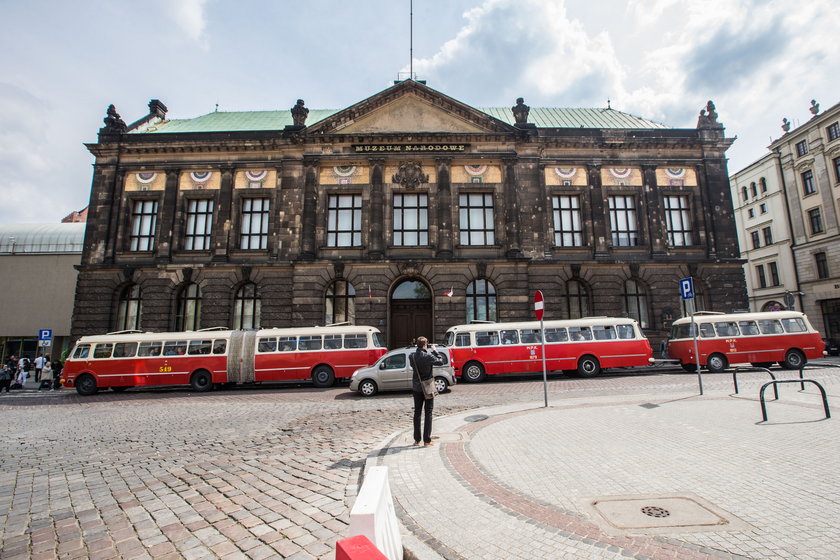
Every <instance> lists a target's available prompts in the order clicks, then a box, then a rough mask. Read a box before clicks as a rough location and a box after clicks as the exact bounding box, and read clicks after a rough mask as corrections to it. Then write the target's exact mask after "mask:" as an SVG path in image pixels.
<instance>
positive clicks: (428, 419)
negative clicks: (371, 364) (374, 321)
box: [409, 336, 444, 445]
mask: <svg viewBox="0 0 840 560" xmlns="http://www.w3.org/2000/svg"><path fill="white" fill-rule="evenodd" d="M428 344H429V341H428V339H426V337H424V336H421V337H418V338H417V350H416V351H415V352H414V353H412V354H410V358H409V362H411V369H412V370H413V372H414V373H413V374H412V376H411V393H412V395H413V396H414V445H420V415H421V414H422V413H423V409H424V408H425V412H426V414H425V421H424V423H423V445H432V443H433V442H432V409H433V408H434V406H435V399H434V398H433V397H429V398H426V395H425V394H424V393H423V385H422V384H421V383H420V381H421V380H426V379H431V378H432V377H433V375H434V374H433V373H432V368H433V367H435V366H442V365H443V363H444V362H443V357H442V356H441V355H440V354H439V353H438V352H437V350H434V349H432V352H431V353H429V352H428V351H426V346H427V345H428Z"/></svg>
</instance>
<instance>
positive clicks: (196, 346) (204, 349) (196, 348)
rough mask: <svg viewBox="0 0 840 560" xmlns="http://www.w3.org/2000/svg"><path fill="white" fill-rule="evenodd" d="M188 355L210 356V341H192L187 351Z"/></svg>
mask: <svg viewBox="0 0 840 560" xmlns="http://www.w3.org/2000/svg"><path fill="white" fill-rule="evenodd" d="M187 353H188V354H190V355H194V354H198V355H205V354H209V353H210V341H209V340H191V341H190V347H189V349H188V350H187Z"/></svg>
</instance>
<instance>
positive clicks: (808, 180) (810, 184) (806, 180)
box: [802, 169, 817, 196]
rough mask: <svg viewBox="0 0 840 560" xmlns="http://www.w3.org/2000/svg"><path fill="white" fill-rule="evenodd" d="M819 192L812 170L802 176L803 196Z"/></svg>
mask: <svg viewBox="0 0 840 560" xmlns="http://www.w3.org/2000/svg"><path fill="white" fill-rule="evenodd" d="M815 192H817V188H816V187H815V186H814V173H813V171H811V170H810V169H809V170H808V171H806V172H805V173H803V174H802V194H804V195H806V196H807V195H809V194H814V193H815Z"/></svg>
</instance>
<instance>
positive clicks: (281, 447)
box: [0, 372, 840, 559]
mask: <svg viewBox="0 0 840 560" xmlns="http://www.w3.org/2000/svg"><path fill="white" fill-rule="evenodd" d="M704 384H705V386H706V387H707V390H710V391H711V390H729V391H730V392H731V384H732V381H731V377H730V376H727V375H717V376H705V377H704ZM696 386H697V381H696V376H693V375H687V374H684V373H679V374H675V373H673V372H670V373H669V372H650V373H630V372H618V373H617V374H616V375H607V376H601V377H598V378H595V379H574V378H566V377H564V376H559V377H553V378H551V380H550V381H549V399H550V401H551V402H550V404H551V405H552V409H551V410H552V413H562V412H563V410H562V408H561V409H560V410H556V408H557V407H558V405H559V404H560V403H562V402H564V401H565V400H567V399H571V398H573V397H576V398H585V399H595V400H597V399H610V398H611V397H613V396H616V395H622V396H624V397H627V398H629V397H631V396H632V395H644V394H650V393H661V394H673V393H676V392H680V391H682V392H692V391H695V390H696ZM746 387H752V388H753V389H754V387H755V385H754V384H753V385H750V383H749V382H742V391H745V390H746V389H745V388H746ZM830 387H831V389H832V390H833V391H834V392H833V393H832V394H831V395H830V397H829V398H830V399H832V398H834V399H837V398H838V395H837V391H836V386H830ZM542 392H543V384H542V381H541V380H537V379H534V378H528V379H507V380H503V381H501V380H500V381H494V382H489V383H484V384H480V385H458V386H457V387H455V388H454V389H453V390H452V392H450V393H448V394H445V395H442V396H441V397H440V398H439V399H438V401H436V407H435V408H436V410H435V412H436V417H441V419H440V421H439V423H438V424H437V426H438V427H436V432H437V431H439V430H443V429H447V430H451V431H452V432H453V433H454V432H456V431H458V430H459V429H462V426H460V424H463V421H462V419H463V418H464V417H465V416H466V414H464V413H466V412H470V413H472V411H473V410H474V409H477V408H481V407H499V406H500V405H505V406H511V405H512V406H513V407H514V410H513V411H511V413H512V416H511V418H510V420H505V421H503V422H496V423H493V422H491V423H488V424H487V426H486V427H482V429H481V430H479V433H476V434H474V435H473V436H471V437H473V441H472V443H462V444H460V446H459V445H456V444H455V443H454V442H453V444H449V443H445V444H443V445H440V446H439V447H437V448H433V449H430V450H428V451H430V453H428V454H427V455H426V456H425V457H426V458H433V457H436V458H438V459H437V460H438V461H439V465H437V466H436V467H435V468H440V469H443V470H442V471H441V472H440V473H439V477H440V480H439V481H438V482H440V484H442V485H445V486H446V487H447V488H448V489H451V491H452V493H451V494H450V493H449V492H448V491H447V492H444V493H441V494H439V495H437V496H436V499H431V501H430V503H429V504H428V507H430V508H431V509H432V511H433V512H437V511H441V512H442V511H443V509H444V508H443V506H445V505H447V504H451V503H453V499H454V498H455V497H458V499H460V498H461V495H462V494H463V493H464V492H467V493H469V495H470V496H473V497H475V496H476V495H477V494H473V493H474V492H477V493H478V494H481V491H480V490H476V487H475V485H476V484H479V483H484V482H486V481H484V480H483V479H482V477H484V478H485V479H487V478H489V480H490V482H491V483H497V485H498V486H499V487H500V488H502V489H503V490H507V491H508V492H511V495H512V496H515V497H517V498H520V497H521V496H522V495H528V494H529V493H530V492H531V490H532V489H533V488H536V487H538V486H539V485H537V484H534V482H533V481H528V479H527V477H524V478H520V477H518V475H515V474H511V472H514V473H515V472H516V469H513V471H511V470H510V469H511V467H515V466H516V465H517V464H518V463H519V462H520V460H519V455H518V454H523V455H524V456H525V457H527V456H528V455H529V454H532V451H531V450H529V449H527V448H522V447H518V448H516V449H515V450H514V449H511V450H510V453H511V454H510V455H509V460H507V461H505V460H503V458H502V459H498V458H497V459H493V460H494V461H497V463H498V464H492V462H489V463H487V464H485V463H483V461H489V459H488V457H490V456H491V455H493V454H495V453H496V451H489V450H486V449H484V448H483V447H482V446H481V445H479V443H480V442H481V441H482V438H483V437H484V435H485V434H487V436H490V437H488V440H487V441H493V440H494V439H498V434H495V435H494V434H493V433H492V430H491V426H495V427H496V429H498V430H501V431H502V432H504V431H505V430H506V429H507V428H506V424H507V422H508V421H524V422H526V423H527V422H528V421H529V420H528V419H527V415H525V417H522V418H520V417H518V416H516V414H517V412H515V410H516V407H517V406H518V407H519V410H521V409H522V407H523V406H525V404H526V403H533V402H534V401H539V403H540V404H541V401H542V394H543V393H542ZM631 400H632V399H631ZM838 402H840V401H838ZM410 408H411V398H410V395H408V394H405V393H396V394H383V395H379V396H377V397H374V398H370V399H362V398H360V397H358V396H356V395H354V394H352V393H350V392H349V391H348V390H347V389H346V387H336V388H332V389H314V388H311V387H306V386H302V387H281V388H276V387H275V388H265V389H257V390H253V389H247V390H245V389H240V390H231V391H217V392H211V393H204V394H196V393H191V392H189V391H187V390H143V391H140V390H138V391H134V390H131V391H127V392H124V393H113V392H109V391H108V392H101V393H100V394H98V395H95V396H92V397H79V396H78V395H76V394H75V392H71V391H67V390H64V391H60V392H58V393H43V394H37V393H35V392H17V393H14V392H13V393H12V394H6V393H4V394H3V395H0V422H2V425H3V427H4V429H3V430H2V431H0V558H4V559H7V558H15V559H16V558H95V559H99V558H102V559H104V558H188V559H194V558H295V559H308V558H330V559H332V558H334V554H335V553H334V546H335V541H336V540H338V539H340V538H344V537H346V536H347V524H348V521H349V508H350V507H351V506H352V502H353V499H354V496H355V494H356V491H357V489H358V486H359V482H360V477H361V474H362V470H363V467H364V464H365V459H366V457H367V456H368V454H369V453H370V452H371V451H372V450H373V449H375V448H377V447H379V446H380V445H381V442H383V441H386V440H393V439H394V434H397V437H402V436H401V435H400V434H404V432H405V431H406V430H408V429H409V428H410V423H411V411H410ZM605 408H608V406H607V405H605ZM496 410H499V409H498V408H497V409H496ZM574 410H575V411H576V412H575V414H578V415H581V417H583V416H585V415H586V413H587V412H586V409H585V408H581V407H575V408H574ZM753 412H755V411H753ZM775 412H776V410H772V413H775ZM810 412H811V413H813V414H814V415H819V413H820V412H821V411H820V410H819V409H816V408H812V409H811V410H810ZM517 418H518V419H517ZM572 420H573V421H572ZM580 421H581V420H580V418H578V419H570V418H568V417H565V418H564V417H558V418H556V419H552V420H551V422H550V423H549V425H554V423H560V425H563V424H566V427H565V431H564V433H563V435H562V437H563V438H566V437H569V434H571V433H574V431H575V430H574V429H573V427H574V426H576V425H578V424H577V422H580ZM609 425H610V423H609V422H607V421H606V420H604V421H601V422H599V426H600V429H602V430H603V429H606V430H608V429H609ZM825 425H826V426H834V425H835V423H834V422H832V421H829V422H827V423H825ZM473 426H475V427H476V428H475V429H477V427H478V426H479V424H473ZM804 426H813V424H805V425H804ZM514 429H517V430H518V429H520V427H519V426H514ZM834 435H835V436H836V435H837V434H836V431H835V433H834ZM534 437H539V438H549V439H550V438H552V437H556V434H554V433H553V432H552V431H551V430H549V431H546V432H543V433H536V434H534ZM639 437H641V436H639ZM714 437H715V435H714V434H703V433H698V434H696V438H695V440H694V441H695V442H696V443H697V444H698V445H707V446H708V445H710V440H712V439H713V438H714ZM805 441H806V442H807V441H808V440H807V438H806V439H805ZM834 441H837V440H836V438H835V440H834ZM532 443H533V442H532ZM770 443H771V444H772V442H770ZM482 445H484V444H482ZM523 445H524V440H523ZM835 445H836V444H835ZM490 447H491V448H492V445H490ZM538 447H539V445H538ZM836 450H837V448H836V447H835V448H834V451H835V452H836ZM619 451H620V450H619ZM670 451H671V452H674V451H675V450H674V449H671V450H670ZM459 453H461V454H462V456H459V455H458V454H459ZM450 454H451V456H450ZM503 455H504V454H503ZM415 456H416V455H415ZM383 457H387V450H386V452H385V455H383ZM394 457H399V458H400V461H407V460H408V458H409V457H410V454H408V453H401V454H395V455H394ZM447 457H448V458H447ZM463 457H466V459H467V461H466V462H463V461H462V459H463ZM424 461H425V460H424ZM424 461H417V462H416V463H414V464H413V463H408V464H406V465H403V467H404V468H403V470H402V471H400V470H399V468H398V467H400V465H397V464H395V465H394V467H395V469H396V471H395V472H393V473H392V490H393V491H394V494H395V496H396V497H397V499H398V500H399V503H398V509H399V510H400V511H401V513H402V516H403V521H404V522H405V523H406V525H407V526H408V527H409V528H412V527H413V529H414V530H416V534H417V536H418V537H419V538H421V539H427V540H428V537H429V529H430V527H422V526H419V525H413V524H414V522H415V521H416V519H415V518H414V517H413V516H415V515H416V517H417V519H419V518H422V516H421V515H419V514H417V512H416V511H414V510H415V508H416V506H417V505H418V504H416V503H414V502H412V499H413V495H412V492H413V491H415V490H418V488H417V480H418V479H412V478H411V476H410V475H411V474H412V473H413V472H414V470H415V469H417V468H422V466H423V464H424ZM470 463H471V464H474V465H475V464H478V465H479V467H480V468H479V469H478V472H477V473H470V472H468V471H466V470H465V469H466V468H467V467H468V465H469V464H470ZM834 464H836V453H835V460H834ZM458 465H463V466H461V467H459V466H458ZM488 465H489V466H488ZM531 466H533V465H531ZM812 466H813V465H811V464H810V463H809V461H808V460H806V459H803V461H802V467H803V468H805V469H809V468H811V467H812ZM496 467H498V471H497V472H495V473H494V472H493V471H494V470H495V469H496ZM594 467H597V465H595V466H594ZM594 467H593V472H599V469H598V468H594ZM616 467H617V468H618V467H622V468H623V467H626V465H624V464H616ZM601 470H603V468H601ZM435 472H436V471H435ZM820 472H823V473H824V469H821V471H820ZM488 473H489V474H490V476H489V477H488ZM642 474H643V473H642ZM527 476H534V473H529V474H528V475H527ZM832 476H833V475H832ZM744 478H752V477H751V475H750V473H745V474H744ZM756 480H760V478H759V479H756ZM586 481H587V482H591V477H590V478H587V479H586ZM566 482H567V481H566ZM520 483H522V484H524V485H525V486H523V487H518V485H519V484H520ZM564 483H565V482H564ZM559 486H561V485H560V483H559V481H558V482H557V483H556V484H554V485H552V486H551V487H545V488H542V490H541V493H539V494H535V495H530V496H529V499H530V501H533V502H535V503H538V505H543V506H545V505H546V504H549V505H550V507H551V508H555V509H556V506H555V505H552V504H555V503H556V502H559V506H560V510H558V511H560V513H561V514H564V515H565V513H564V512H567V511H570V510H569V509H568V508H570V507H572V506H570V504H568V503H565V502H562V500H564V499H565V494H563V493H562V492H561V491H560V490H558V488H559ZM450 487H451V488H450ZM442 488H443V487H442ZM486 488H487V491H488V492H491V491H493V492H495V491H498V489H497V488H492V487H491V486H487V487H486ZM529 489H531V490H529ZM816 490H817V491H819V492H821V493H822V494H823V495H825V494H826V493H828V494H831V492H834V496H835V497H836V491H835V489H834V488H833V486H831V485H830V484H829V485H825V486H822V487H819V488H818V489H816ZM489 496H490V494H488V495H487V496H482V497H481V498H480V501H481V504H479V506H480V507H478V509H476V510H475V512H474V513H475V515H476V521H475V523H478V522H479V520H481V519H486V520H487V521H488V522H497V521H498V519H497V517H496V516H497V515H498V513H499V512H502V514H503V515H502V523H503V525H501V526H502V527H506V526H509V523H510V521H511V518H510V515H511V514H510V513H506V512H504V510H503V509H500V506H499V503H495V504H494V503H493V502H494V500H498V501H499V502H500V503H501V502H504V501H505V500H504V499H502V498H499V497H498V496H497V498H492V497H489ZM432 498H435V496H434V495H432ZM467 503H468V502H463V504H467ZM836 503H837V501H835V504H836ZM508 505H510V504H508ZM463 507H467V506H466V505H464V506H463ZM505 507H506V506H505ZM529 507H530V504H529ZM561 510H562V511H561ZM461 513H463V514H464V519H465V520H468V519H469V516H470V515H471V514H472V513H473V512H470V511H463V512H461ZM550 513H551V515H556V514H557V511H554V510H551V511H550ZM822 513H825V514H832V515H833V514H835V513H837V512H835V511H833V510H829V511H823V512H822ZM517 515H520V516H521V515H524V514H522V513H518V514H517ZM834 517H835V518H837V516H836V515H835V516H834ZM444 520H445V518H444ZM549 521H550V519H549ZM475 523H466V524H465V525H464V526H463V527H462V525H461V524H460V523H457V524H456V523H451V524H450V525H451V526H452V527H462V528H465V529H466V530H467V532H468V533H469V531H470V530H471V528H472V527H473V525H474V524H475ZM523 523H524V524H525V525H526V526H527V527H528V528H529V529H530V530H531V533H532V534H533V531H540V532H544V531H545V527H544V526H543V525H544V524H543V525H540V523H541V522H540V521H534V520H533V519H530V520H524V521H523ZM496 527H499V526H498V525H497V526H496ZM809 530H810V531H811V534H812V535H813V538H814V540H817V541H819V540H821V539H823V538H827V537H829V536H833V535H834V533H833V532H826V533H821V532H820V529H813V528H812V529H809ZM554 532H555V533H557V532H558V530H557V529H555V530H554ZM432 534H434V533H432ZM504 534H505V532H497V533H496V536H497V541H498V542H496V543H492V542H491V543H483V544H482V545H481V546H476V547H475V550H474V551H472V552H469V551H466V550H462V551H459V552H456V553H454V554H455V555H454V556H452V557H453V558H459V557H463V558H468V557H476V558H477V557H481V558H507V557H514V556H506V554H507V551H506V549H505V548H504V547H505V544H504V541H505V540H506V539H505V537H504ZM569 535H570V537H569V538H568V539H566V540H565V541H567V542H565V541H564V542H563V543H562V546H560V547H559V548H556V549H553V550H551V549H550V548H549V549H548V550H545V551H543V552H540V553H539V554H533V555H532V556H531V557H545V558H552V557H553V558H560V557H564V556H566V555H567V554H580V549H579V545H580V542H581V541H579V540H576V538H575V536H576V533H571V532H570V533H569ZM438 536H439V537H443V536H444V533H441V534H440V535H438ZM432 540H434V539H432ZM490 540H491V541H492V540H493V539H490ZM441 542H442V541H438V542H437V544H438V545H439V546H438V549H437V551H435V549H434V547H432V548H427V547H425V546H422V547H421V548H419V549H418V551H417V554H420V555H422V554H429V555H432V557H440V556H443V557H449V556H448V553H446V551H447V550H450V551H451V550H452V549H448V548H447V545H446V544H445V543H444V544H441ZM465 542H469V541H468V540H465ZM433 544H435V543H433ZM598 544H601V541H598ZM711 544H714V543H711ZM521 545H522V543H521V542H520V543H519V544H517V546H521ZM525 546H527V545H525ZM540 546H543V547H544V546H547V545H545V544H541V545H540ZM611 546H612V545H611ZM598 550H601V551H603V552H604V554H605V556H606V557H612V556H615V555H616V553H614V552H611V551H610V548H609V547H607V548H604V549H600V548H599V549H598ZM623 550H624V551H626V550H628V549H623ZM441 551H443V553H441ZM532 552H533V550H532ZM479 554H481V555H479ZM619 554H620V553H619ZM610 555H612V556H610ZM522 557H524V556H522ZM569 557H575V556H569ZM581 557H582V556H581Z"/></svg>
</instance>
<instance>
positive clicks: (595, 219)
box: [586, 165, 612, 259]
mask: <svg viewBox="0 0 840 560" xmlns="http://www.w3.org/2000/svg"><path fill="white" fill-rule="evenodd" d="M586 173H587V175H588V176H589V187H590V188H589V208H590V215H589V224H590V228H591V231H592V237H593V242H594V243H595V245H594V247H595V258H596V259H597V258H605V257H608V256H609V252H608V248H609V247H610V246H611V245H612V244H611V243H610V242H609V241H608V240H609V239H610V216H609V207H608V206H607V205H606V204H605V203H604V189H603V186H602V185H601V166H600V165H587V166H586Z"/></svg>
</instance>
